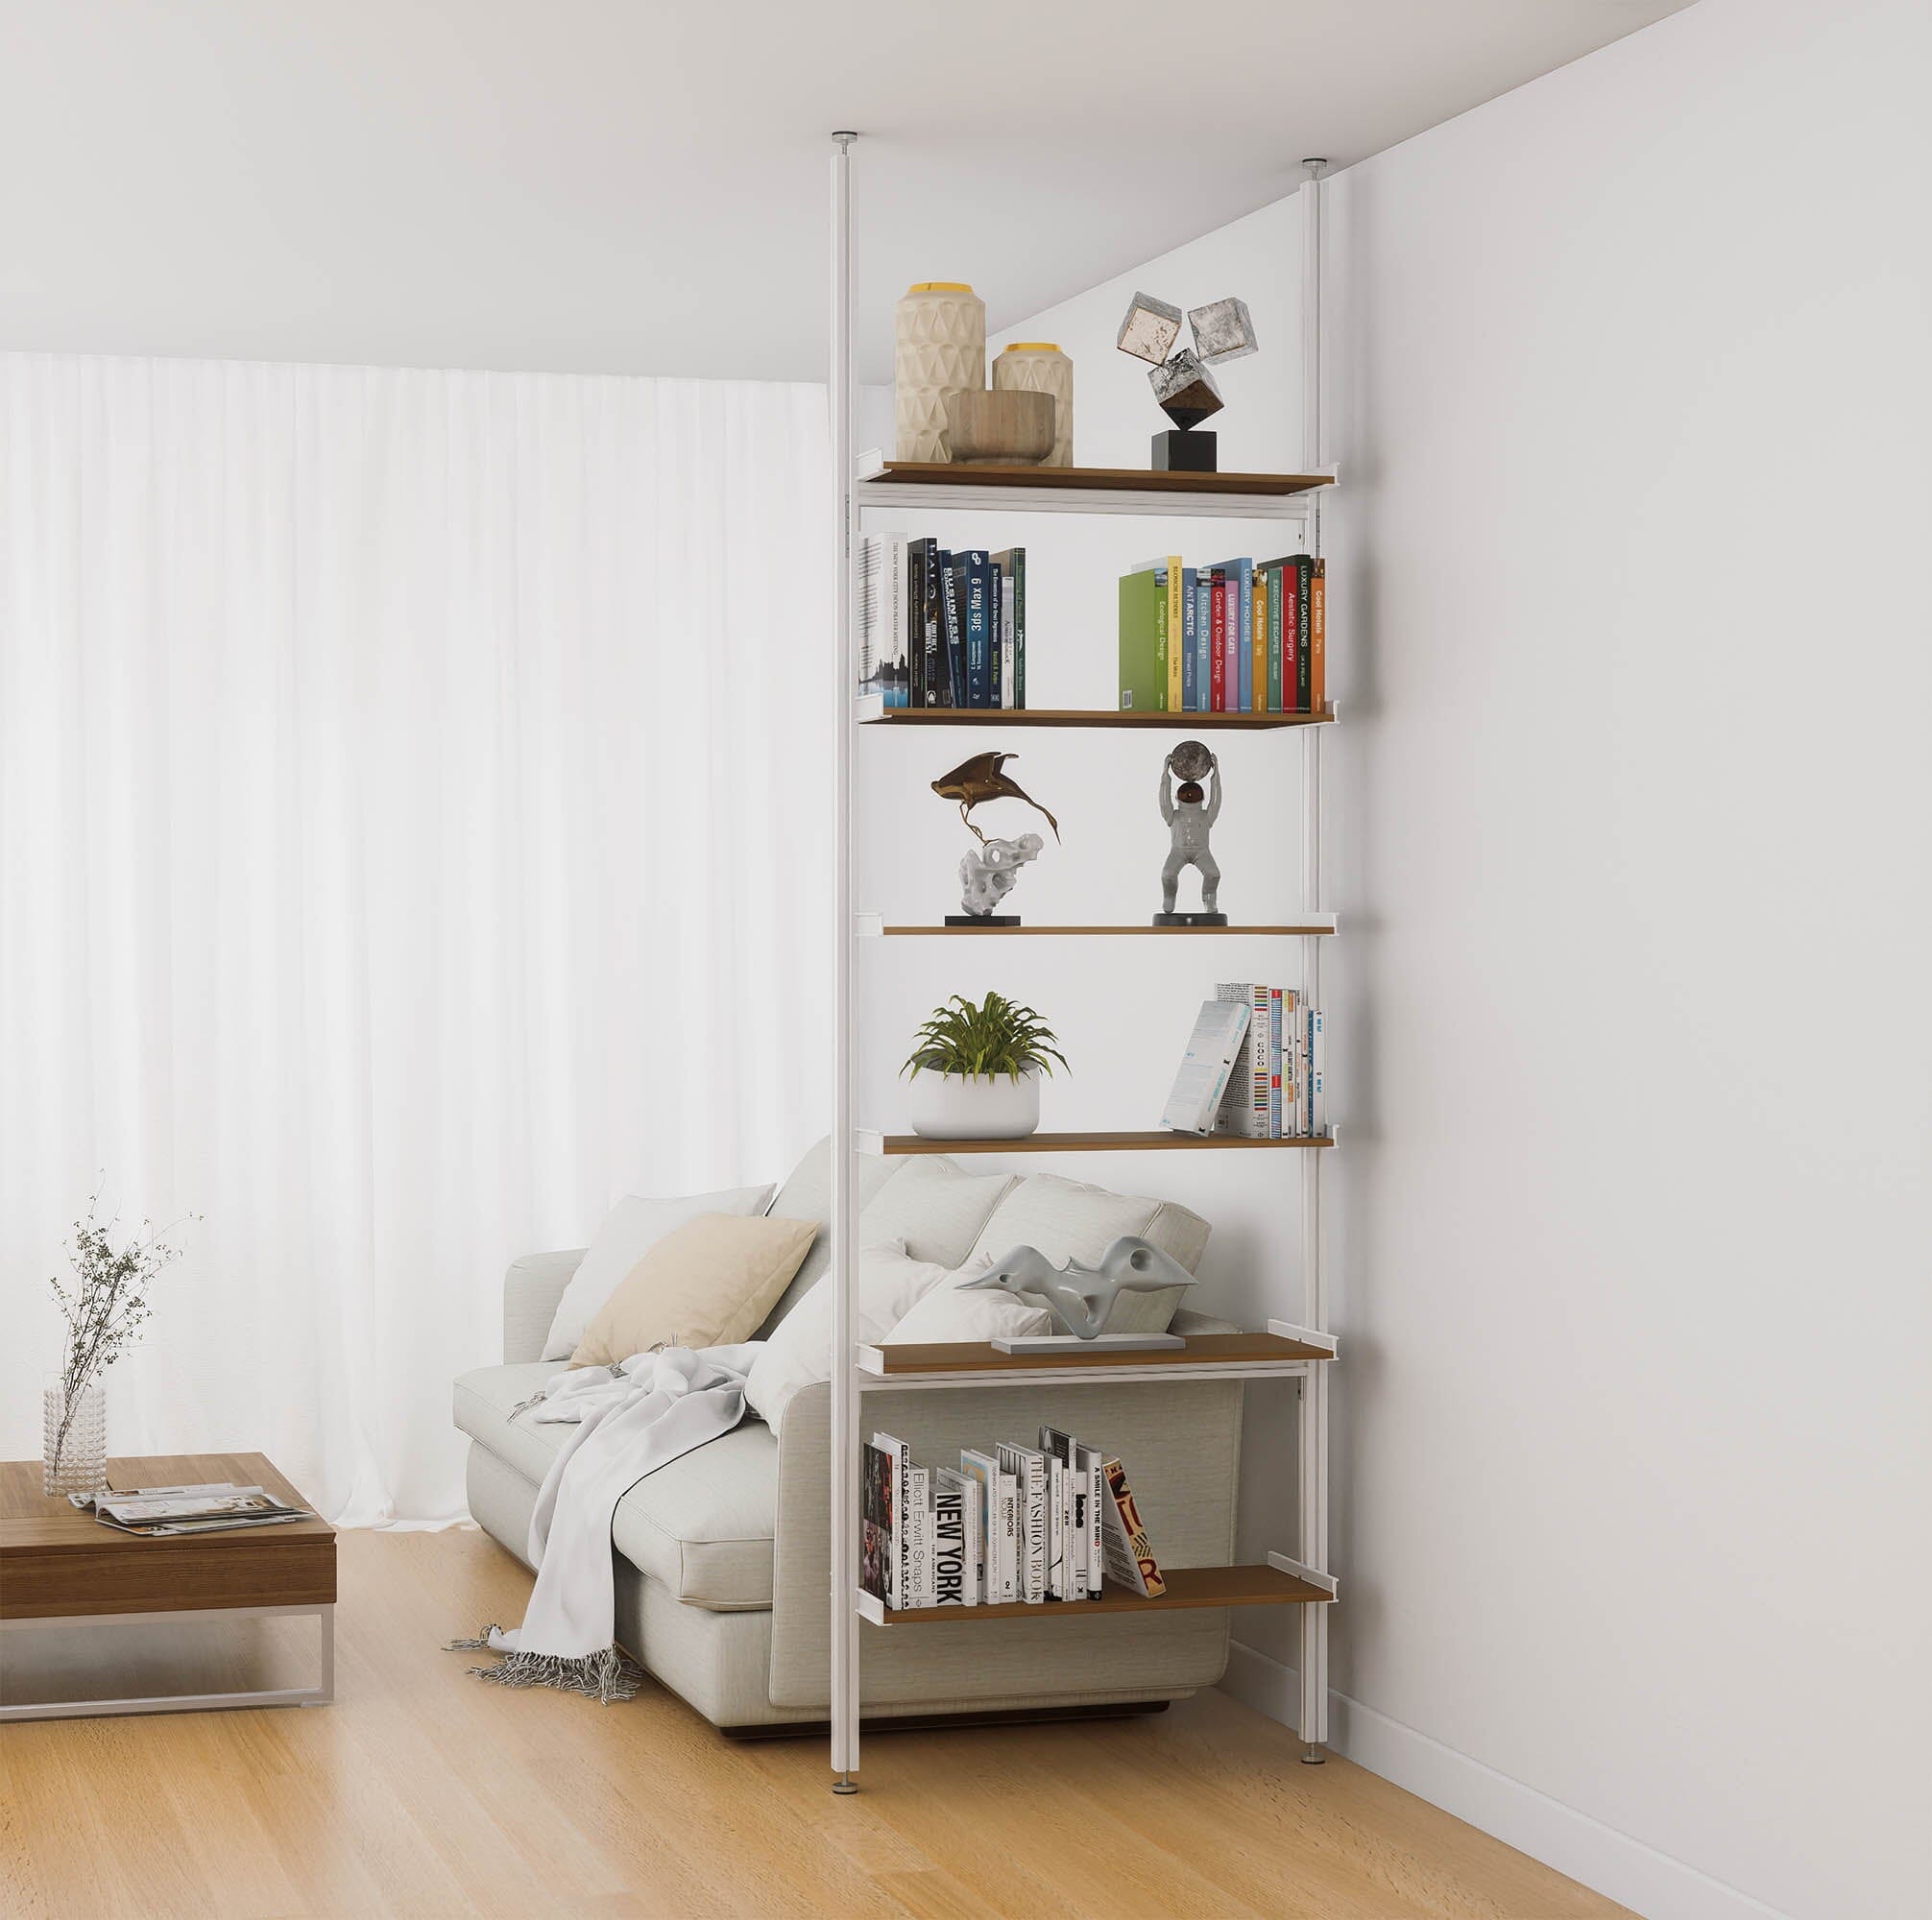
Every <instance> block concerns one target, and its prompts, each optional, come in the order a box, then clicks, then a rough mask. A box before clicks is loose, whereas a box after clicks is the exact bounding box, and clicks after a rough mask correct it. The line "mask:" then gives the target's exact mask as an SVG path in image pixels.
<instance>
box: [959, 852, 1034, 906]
mask: <svg viewBox="0 0 1932 1920" xmlns="http://www.w3.org/2000/svg"><path fill="white" fill-rule="evenodd" d="M1046 844H1047V843H1046V842H1045V841H1044V840H1042V839H1041V838H1040V836H1039V835H1038V834H1037V833H1023V834H1021V835H1020V837H1019V838H1018V839H1017V840H982V841H981V842H980V844H979V846H978V850H977V851H976V850H975V849H973V848H971V847H969V848H968V849H967V850H966V852H963V853H962V854H960V856H959V904H960V906H961V907H962V908H963V909H964V910H965V912H966V913H968V914H970V915H971V916H972V917H973V919H975V920H985V919H987V918H988V917H989V916H990V915H991V913H992V911H993V909H994V908H995V907H996V906H998V905H999V904H1000V902H1001V901H1002V900H1004V899H1005V898H1006V896H1007V895H1008V894H1010V893H1011V892H1012V891H1013V887H1014V883H1015V882H1016V881H1017V880H1018V879H1019V877H1020V869H1021V868H1022V867H1024V866H1025V865H1026V862H1027V861H1028V860H1037V859H1038V858H1039V857H1040V850H1041V849H1042V848H1043V847H1045V846H1046Z"/></svg>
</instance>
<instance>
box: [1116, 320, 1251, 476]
mask: <svg viewBox="0 0 1932 1920" xmlns="http://www.w3.org/2000/svg"><path fill="white" fill-rule="evenodd" d="M1187 324H1188V328H1189V331H1190V332H1191V333H1192V334H1193V335H1194V346H1193V347H1192V348H1188V347H1183V348H1180V349H1179V350H1178V351H1176V350H1175V349H1174V343H1175V341H1177V340H1178V339H1179V338H1180V332H1181V310H1180V308H1179V307H1177V306H1170V305H1169V304H1168V303H1167V302H1166V301H1165V300H1155V299H1154V298H1153V296H1152V295H1151V294H1136V295H1135V296H1134V298H1133V303H1132V304H1131V305H1130V306H1129V307H1128V308H1127V317H1126V319H1124V320H1123V321H1122V323H1121V332H1120V337H1119V339H1118V340H1117V341H1116V342H1115V345H1116V346H1118V347H1119V348H1120V349H1121V351H1122V352H1123V353H1131V354H1132V355H1133V356H1134V358H1135V359H1137V360H1146V361H1149V362H1150V363H1151V371H1150V372H1149V373H1148V375H1147V379H1148V382H1149V384H1150V385H1151V386H1152V388H1153V390H1154V398H1155V400H1156V401H1157V402H1158V403H1159V405H1160V409H1161V411H1162V412H1163V413H1164V414H1166V415H1167V417H1168V418H1169V419H1170V420H1172V421H1173V423H1174V425H1173V431H1171V432H1169V433H1157V434H1155V435H1154V448H1153V459H1154V468H1155V470H1156V471H1159V472H1190V473H1212V472H1214V471H1215V470H1216V455H1215V436H1214V435H1213V434H1211V433H1202V432H1200V431H1199V430H1198V429H1199V427H1200V423H1201V421H1202V420H1206V419H1208V417H1209V416H1210V415H1213V414H1218V413H1219V412H1220V409H1221V404H1222V403H1221V396H1220V387H1219V386H1218V385H1217V384H1216V383H1215V377H1214V375H1213V374H1212V373H1211V372H1208V369H1209V368H1210V367H1218V366H1220V364H1221V362H1222V361H1225V360H1244V359H1245V358H1246V357H1247V356H1248V355H1249V354H1250V353H1252V352H1254V351H1255V350H1256V348H1257V347H1258V346H1259V342H1257V341H1256V339H1255V337H1254V322H1253V321H1252V320H1251V319H1250V318H1249V317H1248V311H1247V302H1246V301H1245V300H1211V301H1210V302H1209V303H1208V304H1207V305H1206V306H1196V307H1190V308H1189V309H1188V315H1187Z"/></svg>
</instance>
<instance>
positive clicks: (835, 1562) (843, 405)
mask: <svg viewBox="0 0 1932 1920" xmlns="http://www.w3.org/2000/svg"><path fill="white" fill-rule="evenodd" d="M856 138H857V135H856V134H854V133H850V132H839V133H834V134H833V136H832V364H831V369H830V378H829V380H828V382H827V385H828V389H829V393H828V398H829V403H830V409H831V421H830V425H831V436H830V437H831V441H832V472H833V485H832V497H833V514H834V516H835V524H834V529H833V588H832V609H833V612H832V633H833V643H832V659H833V672H832V675H831V692H832V697H833V701H834V702H835V703H836V707H835V714H836V717H835V719H834V722H833V742H834V746H833V756H832V757H833V803H832V804H833V839H832V868H833V928H834V929H835V937H836V941H837V945H836V947H835V948H834V950H833V1000H834V1004H833V1056H832V1108H833V1115H832V1140H831V1144H830V1148H829V1151H830V1155H831V1161H832V1260H831V1271H832V1444H831V1453H832V1457H831V1459H830V1460H829V1461H828V1462H827V1471H828V1475H829V1477H830V1482H831V1492H832V1526H831V1529H830V1530H831V1535H832V1564H831V1569H830V1571H831V1576H832V1577H831V1595H832V1658H831V1689H832V1692H831V1708H832V1716H831V1717H832V1790H833V1792H834V1793H856V1792H857V1791H858V1782H857V1772H858V1620H857V1596H856V1594H855V1592H854V1588H855V1585H856V1582H857V1565H858V1555H857V1551H856V1550H855V1543H854V1539H853V1530H854V1528H855V1526H856V1525H857V1516H858V1378H857V1355H856V1353H855V1351H854V1346H853V1335H852V1328H853V1316H852V1260H853V1250H854V1248H855V1247H856V1245H857V1207H856V1205H855V1204H854V1203H855V1199H856V1195H855V1192H854V1188H853V1179H852V1152H853V1135H852V1127H853V1083H854V1080H855V1078H856V1075H855V1072H854V1068H855V1066H856V1063H857V1033H856V1031H855V1029H854V1027H853V1005H854V997H855V996H854V993H853V976H854V972H855V970H856V968H857V959H858V956H857V952H856V951H855V948H856V944H857V943H856V941H855V939H854V932H853V928H854V921H853V913H852V768H853V745H854V742H853V726H854V721H853V706H852V703H853V689H854V687H856V686H857V684H858V683H857V678H856V677H855V675H854V672H853V657H852V520H853V513H852V393H853V388H852V283H853V274H852V182H851V165H852V160H851V149H852V143H853V141H854V140H855V139H856Z"/></svg>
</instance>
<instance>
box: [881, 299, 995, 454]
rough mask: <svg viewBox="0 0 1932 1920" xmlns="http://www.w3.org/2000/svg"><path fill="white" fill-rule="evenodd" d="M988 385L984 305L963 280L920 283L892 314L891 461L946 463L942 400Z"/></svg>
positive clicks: (976, 391) (946, 450)
mask: <svg viewBox="0 0 1932 1920" xmlns="http://www.w3.org/2000/svg"><path fill="white" fill-rule="evenodd" d="M985 385H986V303H985V301H984V300H981V299H980V298H979V296H978V294H976V293H975V292H974V291H973V289H972V288H971V287H969V286H967V285H966V284H965V283H964V281H961V280H921V281H920V282H919V283H918V284H917V285H916V286H910V287H907V288H906V295H905V298H904V299H903V300H900V302H899V305H898V306H897V308H896V309H894V329H893V350H892V422H893V447H892V457H893V458H894V459H895V460H950V459H951V458H952V449H951V448H950V447H949V446H948V445H947V444H946V396H947V395H949V394H958V393H964V392H967V391H968V390H970V391H972V392H975V393H978V392H979V391H980V390H981V389H983V388H984V386H985Z"/></svg>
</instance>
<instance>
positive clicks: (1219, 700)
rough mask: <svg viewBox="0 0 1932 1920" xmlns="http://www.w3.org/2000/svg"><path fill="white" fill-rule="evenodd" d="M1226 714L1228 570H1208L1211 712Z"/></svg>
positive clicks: (1209, 703) (1209, 696) (1219, 568)
mask: <svg viewBox="0 0 1932 1920" xmlns="http://www.w3.org/2000/svg"><path fill="white" fill-rule="evenodd" d="M1207 710H1208V711H1209V712H1210V713H1225V712H1226V711H1227V569H1226V568H1225V567H1222V566H1211V567H1209V568H1208V708H1207Z"/></svg>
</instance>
